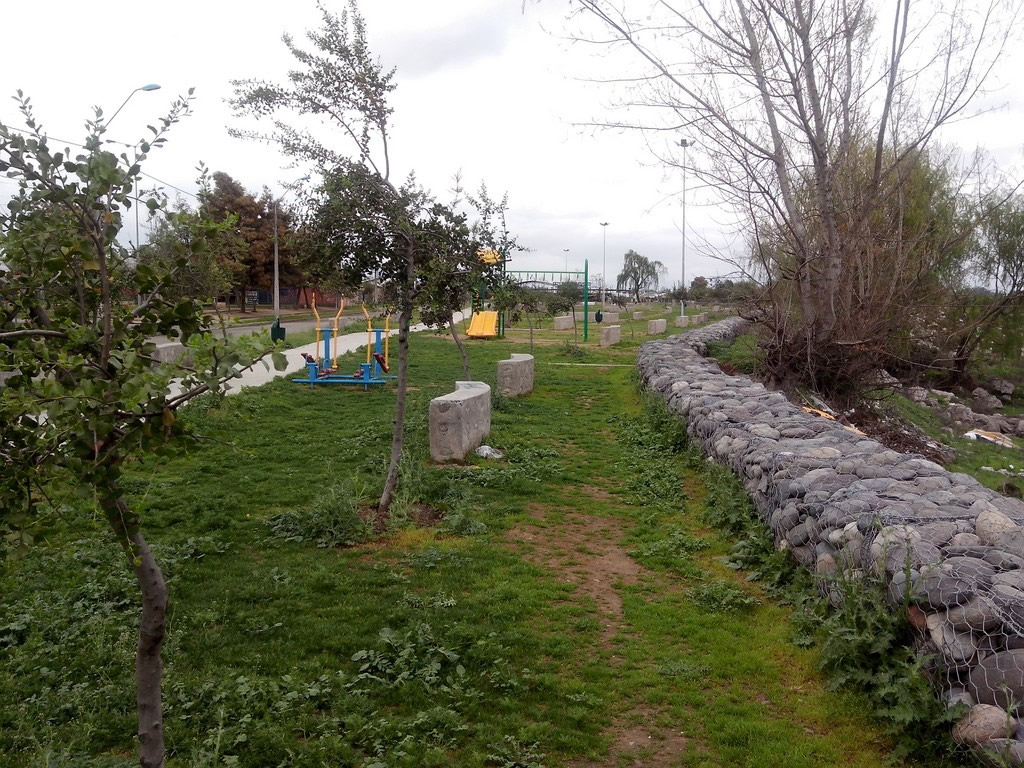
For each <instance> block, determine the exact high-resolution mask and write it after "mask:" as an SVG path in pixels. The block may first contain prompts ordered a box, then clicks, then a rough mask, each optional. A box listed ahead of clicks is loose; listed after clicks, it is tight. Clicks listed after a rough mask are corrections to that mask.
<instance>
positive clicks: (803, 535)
mask: <svg viewBox="0 0 1024 768" xmlns="http://www.w3.org/2000/svg"><path fill="white" fill-rule="evenodd" d="M810 538H811V534H810V531H808V530H807V523H800V524H799V525H797V526H794V527H793V528H792V529H791V530H790V531H789V533H787V534H786V541H788V542H789V543H790V545H791V546H794V547H801V546H803V545H804V544H806V543H807V542H808V541H809V540H810Z"/></svg>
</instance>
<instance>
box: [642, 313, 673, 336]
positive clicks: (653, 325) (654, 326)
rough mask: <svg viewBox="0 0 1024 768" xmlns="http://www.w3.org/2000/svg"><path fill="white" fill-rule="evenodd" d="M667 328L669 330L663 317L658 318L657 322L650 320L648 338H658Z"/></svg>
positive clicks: (648, 322)
mask: <svg viewBox="0 0 1024 768" xmlns="http://www.w3.org/2000/svg"><path fill="white" fill-rule="evenodd" d="M667 328H668V322H667V321H666V320H665V318H663V317H661V318H658V319H657V320H648V321H647V335H648V336H657V335H658V334H659V333H664V332H665V331H666V329H667Z"/></svg>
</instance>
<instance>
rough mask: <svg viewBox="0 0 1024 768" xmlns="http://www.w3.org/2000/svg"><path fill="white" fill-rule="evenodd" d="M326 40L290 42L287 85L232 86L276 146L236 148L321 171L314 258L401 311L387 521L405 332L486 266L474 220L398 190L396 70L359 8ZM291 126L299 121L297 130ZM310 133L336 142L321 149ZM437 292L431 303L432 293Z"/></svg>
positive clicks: (410, 189)
mask: <svg viewBox="0 0 1024 768" xmlns="http://www.w3.org/2000/svg"><path fill="white" fill-rule="evenodd" d="M320 10H321V17H322V24H321V27H320V29H318V30H315V31H310V32H308V33H307V35H306V36H307V38H308V40H309V42H310V43H311V45H312V48H311V49H310V50H306V49H303V48H300V47H299V46H298V45H297V44H296V43H295V41H294V40H293V39H292V38H291V37H290V36H288V35H285V36H284V43H285V45H286V46H287V47H288V49H289V51H290V52H291V53H292V55H293V56H294V57H295V59H296V67H295V69H293V70H292V71H290V72H289V73H288V81H287V83H284V84H278V83H271V82H265V81H254V80H238V81H234V83H233V84H234V86H235V97H234V99H233V106H234V108H235V110H236V113H237V114H239V115H248V116H251V117H253V118H256V119H257V120H258V119H268V118H269V119H271V120H273V125H274V131H273V133H272V134H271V135H270V136H267V135H265V134H262V133H259V132H254V131H248V130H235V131H233V133H234V134H235V135H238V136H242V137H247V138H254V139H271V140H273V141H276V142H277V143H278V144H279V145H280V146H281V147H282V149H283V150H284V151H285V152H287V153H288V154H290V155H292V156H293V157H295V158H297V159H300V160H302V161H303V162H306V163H309V164H310V165H312V166H314V167H315V168H316V169H318V171H319V173H320V176H321V177H322V183H321V185H320V187H319V188H318V189H317V190H316V191H315V192H314V193H312V194H311V195H310V196H309V198H308V200H307V202H308V205H309V208H310V211H311V215H310V216H309V217H308V220H307V228H308V229H309V230H310V232H311V235H310V240H311V243H312V244H313V248H314V250H315V252H314V253H312V254H310V259H314V260H317V261H319V262H320V263H321V264H323V265H325V267H326V265H333V267H334V270H333V273H334V274H335V275H336V277H337V279H338V280H339V282H340V283H341V284H343V285H346V286H350V287H353V288H354V287H357V286H361V285H362V284H363V283H364V282H365V281H366V280H368V279H370V278H371V277H372V278H374V279H375V280H376V281H377V282H378V284H379V285H380V286H381V288H382V292H383V296H384V299H385V301H386V302H387V304H388V305H389V306H390V307H393V308H395V309H396V310H397V311H398V376H397V378H398V381H397V388H396V390H397V391H396V397H395V421H394V431H393V432H392V440H391V457H390V461H389V464H388V473H387V478H386V479H385V482H384V487H383V489H382V491H381V496H380V501H379V503H378V514H380V515H386V514H387V513H388V510H389V508H390V505H391V501H392V499H393V498H394V494H395V489H396V488H397V486H398V478H399V468H400V464H401V460H402V441H403V435H404V426H405V407H406V393H407V390H408V378H409V376H408V364H409V326H410V322H411V320H412V315H413V311H414V310H415V309H416V308H417V306H421V307H422V306H429V307H431V308H432V309H433V310H434V311H433V312H432V313H431V318H432V321H433V322H439V318H441V317H449V316H450V314H449V315H445V314H444V311H443V309H444V305H448V306H450V302H451V301H452V300H453V296H452V294H457V293H458V292H459V290H460V286H459V284H458V283H455V284H450V283H449V282H448V279H449V278H450V277H451V276H453V275H456V274H458V273H460V272H462V271H464V270H471V269H476V268H477V265H478V263H479V260H478V258H477V255H476V254H477V251H478V250H479V243H478V239H477V238H475V237H474V236H473V233H472V231H471V229H470V227H469V225H468V224H467V221H466V217H465V216H464V215H461V214H459V213H457V212H456V211H454V210H453V209H452V208H451V207H449V206H445V205H442V204H441V203H439V202H437V201H436V200H435V199H433V198H432V197H431V196H430V195H429V194H428V193H427V192H426V191H425V190H424V189H423V188H422V187H420V186H419V185H418V184H417V183H416V180H415V177H413V176H411V175H410V176H409V177H408V178H407V179H406V181H405V182H402V183H398V184H396V183H395V182H394V181H393V180H392V178H391V157H390V146H389V142H390V125H389V123H390V119H391V113H392V107H391V105H390V103H389V96H390V94H391V92H392V91H393V90H394V89H395V82H394V70H387V71H386V70H385V69H384V67H383V65H382V64H381V63H380V61H379V60H378V59H376V58H375V57H374V56H373V55H372V53H371V52H370V49H369V46H368V44H367V40H366V25H365V22H364V21H363V19H362V17H361V16H360V15H359V12H358V9H357V7H356V4H355V2H351V3H350V4H349V7H348V9H347V10H344V11H342V12H341V13H340V14H338V15H335V14H334V13H332V12H330V11H329V10H327V9H326V8H324V7H323V6H321V8H320ZM285 116H290V117H292V118H295V119H297V121H298V124H301V125H302V126H303V127H301V128H300V127H297V125H291V124H289V123H288V122H286V120H285ZM313 126H316V127H319V128H327V129H329V131H330V133H331V135H332V136H333V137H337V136H338V135H341V136H342V137H343V144H342V145H341V146H336V145H335V144H334V143H328V142H329V141H331V142H334V141H336V138H335V139H331V140H327V139H323V140H322V139H321V138H319V137H318V136H317V135H316V133H315V132H314V128H313ZM426 286H430V290H429V291H428V292H427V293H426V294H425V293H424V288H425V287H426Z"/></svg>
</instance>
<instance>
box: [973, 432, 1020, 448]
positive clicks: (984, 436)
mask: <svg viewBox="0 0 1024 768" xmlns="http://www.w3.org/2000/svg"><path fill="white" fill-rule="evenodd" d="M964 437H966V438H967V439H968V440H983V441H984V442H986V443H993V444H994V445H998V446H1000V447H1001V448H1016V447H1017V446H1015V445H1014V444H1013V440H1011V439H1010V438H1008V437H1007V436H1006V435H1003V434H1000V433H999V432H986V431H985V430H983V429H972V430H971V431H970V432H966V433H965V434H964Z"/></svg>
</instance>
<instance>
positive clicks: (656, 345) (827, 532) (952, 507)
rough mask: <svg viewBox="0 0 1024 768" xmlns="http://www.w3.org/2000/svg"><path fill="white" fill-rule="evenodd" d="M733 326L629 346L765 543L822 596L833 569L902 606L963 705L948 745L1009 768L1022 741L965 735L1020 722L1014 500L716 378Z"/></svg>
mask: <svg viewBox="0 0 1024 768" xmlns="http://www.w3.org/2000/svg"><path fill="white" fill-rule="evenodd" d="M745 325H746V323H745V321H744V320H742V319H740V318H729V319H727V320H723V321H721V322H718V323H714V324H712V325H709V326H706V327H704V328H700V329H695V330H693V331H689V332H687V333H684V334H681V335H677V336H672V337H670V338H668V339H665V340H657V341H651V342H648V343H647V344H645V345H643V346H642V347H641V348H640V351H639V355H638V360H637V364H638V367H639V369H640V374H641V377H642V379H643V381H644V384H645V386H646V387H647V388H648V389H649V390H650V391H651V392H653V393H656V394H657V395H658V396H660V397H661V398H663V399H664V400H665V402H666V403H667V405H668V407H669V409H670V410H672V411H674V412H675V413H677V414H679V416H680V417H682V418H683V419H685V420H686V422H687V432H688V433H689V434H690V436H691V438H692V439H693V440H694V441H696V443H697V444H698V445H700V447H701V448H702V449H703V450H704V452H705V453H707V454H708V455H709V456H710V457H712V458H713V459H714V460H715V461H717V462H719V463H720V464H723V465H726V466H728V467H730V468H731V469H732V470H733V471H734V472H735V473H736V474H737V475H738V477H739V479H740V480H741V481H742V483H743V485H744V487H745V488H746V490H747V492H748V493H749V494H750V497H751V499H752V500H753V502H754V506H755V508H756V509H757V512H758V514H759V515H760V517H761V519H762V520H763V521H764V522H765V524H766V525H767V526H768V527H769V528H770V529H771V531H772V533H773V534H774V536H775V542H776V546H777V547H778V548H779V549H786V550H789V551H790V552H791V553H792V555H793V557H794V558H795V559H796V560H798V561H799V562H800V563H802V564H803V565H804V566H806V567H807V568H809V569H812V570H813V571H815V572H816V573H817V574H818V575H819V576H820V577H821V578H822V583H823V587H824V588H826V589H829V590H830V593H831V594H832V595H833V597H834V598H835V599H840V597H839V596H840V593H839V592H838V591H837V589H836V587H835V584H836V582H835V576H836V574H838V573H839V572H842V573H843V574H845V576H846V577H847V578H848V579H850V580H853V582H854V583H856V582H855V580H856V579H858V578H864V577H874V578H880V579H882V580H883V582H884V583H885V585H886V587H887V592H888V595H889V600H890V603H891V607H892V609H893V610H899V611H904V610H905V607H904V606H905V605H906V604H907V602H908V601H909V605H910V609H909V614H908V619H909V620H910V622H911V624H912V625H913V626H914V627H915V628H916V629H917V640H916V645H915V648H916V649H917V650H918V651H919V652H920V653H921V654H926V655H928V657H929V658H930V659H932V661H931V662H930V667H931V668H930V676H931V678H932V679H933V680H934V681H936V682H937V684H938V685H939V686H940V689H941V693H942V695H943V696H944V697H945V699H946V700H947V701H948V702H950V703H955V702H964V703H966V704H967V705H968V706H971V707H972V709H971V711H970V712H969V713H968V715H965V717H964V719H963V720H962V721H961V722H960V723H958V725H957V727H956V728H955V729H954V731H953V735H954V738H957V739H958V740H959V741H961V742H962V743H973V741H978V742H980V745H979V746H978V747H977V748H978V749H981V750H985V751H990V752H991V751H999V752H1001V753H1006V754H1010V755H1012V756H1013V758H1014V760H1016V762H1012V763H1011V764H1013V765H1020V764H1021V762H1020V761H1021V760H1024V740H1020V741H1018V740H1017V739H1016V737H1015V738H1014V739H1010V740H1005V739H1001V738H998V736H999V735H1000V734H999V732H1000V728H999V727H995V728H992V729H989V730H988V731H987V732H985V733H984V734H982V735H981V736H980V737H978V735H977V734H978V732H979V731H978V728H976V727H975V725H976V724H977V723H978V722H988V723H992V722H996V721H999V720H1000V718H1001V719H1002V722H1003V724H1004V725H1005V722H1006V717H1007V713H1008V712H1009V714H1011V715H1021V716H1024V706H1020V703H1021V702H1024V502H1022V501H1019V500H1017V499H1012V498H1008V497H1005V496H1002V495H1000V494H998V493H996V492H994V491H991V490H989V489H987V488H985V487H984V486H982V485H981V483H979V482H978V481H977V480H975V479H974V478H972V477H970V476H968V475H966V474H962V473H958V472H947V471H946V470H945V469H943V468H942V467H941V466H939V465H938V464H935V463H933V462H931V461H928V460H926V459H924V458H922V457H920V456H915V455H910V454H902V453H897V452H895V451H891V450H889V449H887V448H886V447H885V446H883V445H881V444H879V443H877V442H876V441H874V440H871V439H868V438H866V437H864V436H863V435H860V434H857V433H855V432H853V431H850V430H848V429H845V428H844V427H842V426H841V425H839V424H837V423H836V422H834V421H830V420H828V419H824V418H821V417H819V416H815V415H812V414H809V413H807V412H805V411H804V410H803V409H802V408H800V407H798V406H796V405H793V404H792V403H790V402H789V400H787V399H786V397H785V396H784V395H782V394H780V393H776V392H769V391H767V390H766V389H765V388H764V386H762V385H761V384H758V383H755V382H753V381H752V380H751V379H749V378H747V377H745V376H728V375H726V374H724V373H722V371H721V369H720V368H719V367H718V365H717V364H716V363H715V362H714V361H713V360H710V359H707V358H705V357H704V356H703V355H704V354H705V352H706V345H707V343H708V342H711V341H717V340H727V339H729V338H732V337H733V336H735V335H736V334H737V333H739V332H741V331H742V330H743V328H744V327H745ZM997 725H998V723H997ZM1014 728H1016V726H1015V725H1014ZM1014 728H1011V730H1010V732H1011V734H1013V733H1016V734H1019V735H1021V736H1024V728H1018V729H1017V730H1016V731H1014ZM1003 731H1005V728H1004V729H1003ZM972 734H973V735H972ZM972 740H973V741H972Z"/></svg>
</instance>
